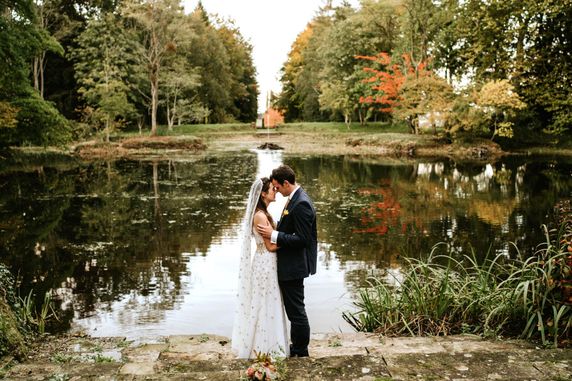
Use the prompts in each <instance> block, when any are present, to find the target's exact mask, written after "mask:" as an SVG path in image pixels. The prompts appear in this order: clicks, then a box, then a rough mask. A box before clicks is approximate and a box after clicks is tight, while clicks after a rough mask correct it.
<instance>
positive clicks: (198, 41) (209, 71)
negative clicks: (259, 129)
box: [188, 6, 232, 123]
mask: <svg viewBox="0 0 572 381" xmlns="http://www.w3.org/2000/svg"><path fill="white" fill-rule="evenodd" d="M189 25H190V27H191V28H192V30H193V33H194V37H193V38H192V39H191V40H190V43H191V45H192V47H193V48H192V50H191V51H190V53H189V55H188V60H189V63H190V64H191V66H193V67H196V68H197V69H198V71H199V74H200V75H201V86H200V87H199V88H198V89H197V91H196V95H197V99H198V100H199V101H200V102H201V104H202V105H204V106H205V107H207V108H208V109H209V110H210V111H209V113H208V115H209V116H208V119H206V120H205V121H204V122H205V123H207V122H211V123H221V122H226V121H228V120H229V119H232V113H229V110H230V109H231V107H232V98H231V95H230V88H231V83H232V80H231V76H230V75H229V73H230V69H229V62H230V58H229V55H228V52H227V50H226V48H225V45H224V43H223V41H222V40H221V36H220V35H219V33H218V31H217V30H216V28H215V27H214V26H213V24H212V23H211V22H210V20H209V18H208V15H207V14H206V13H205V10H204V8H203V7H202V6H201V7H198V6H197V7H196V8H195V9H194V11H193V12H192V13H191V14H190V15H189Z"/></svg>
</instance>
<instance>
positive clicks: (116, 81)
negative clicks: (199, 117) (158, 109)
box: [71, 13, 142, 141]
mask: <svg viewBox="0 0 572 381" xmlns="http://www.w3.org/2000/svg"><path fill="white" fill-rule="evenodd" d="M134 40H135V35H134V34H133V33H132V32H131V31H129V30H127V29H125V28H123V27H122V25H121V20H120V19H119V17H117V16H115V15H113V14H111V13H107V14H103V15H102V16H101V17H100V18H96V19H93V20H92V21H91V22H90V23H89V24H88V26H87V28H86V29H85V31H84V32H83V33H82V34H81V35H80V36H79V38H78V40H77V44H78V48H76V49H74V50H73V51H72V53H71V56H72V57H73V58H74V61H75V71H76V76H77V82H78V84H79V85H80V86H81V87H80V88H79V89H78V91H79V93H80V94H81V95H82V97H83V98H84V99H85V101H86V102H87V104H88V107H86V108H84V115H85V116H86V117H87V118H89V119H90V120H91V122H92V123H93V124H95V125H99V124H103V125H104V127H105V128H104V130H105V137H106V140H107V141H109V135H110V133H111V132H112V130H113V129H114V128H115V127H116V126H117V125H119V124H120V123H121V121H125V120H127V119H129V118H130V117H132V116H133V114H135V107H134V106H133V104H132V102H130V101H129V93H130V81H131V80H132V78H131V77H130V73H133V72H137V69H133V68H132V66H141V65H142V63H141V62H140V61H139V59H140V56H139V55H138V54H137V53H138V50H139V49H138V48H139V46H138V45H137V44H136V43H135V41H134Z"/></svg>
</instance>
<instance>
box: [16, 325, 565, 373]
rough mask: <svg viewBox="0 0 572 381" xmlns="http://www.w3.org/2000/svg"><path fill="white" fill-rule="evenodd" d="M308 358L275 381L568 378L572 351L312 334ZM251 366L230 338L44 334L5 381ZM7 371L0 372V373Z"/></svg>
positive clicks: (284, 365)
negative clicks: (145, 338)
mask: <svg viewBox="0 0 572 381" xmlns="http://www.w3.org/2000/svg"><path fill="white" fill-rule="evenodd" d="M310 354H311V356H312V357H310V358H294V359H287V360H283V361H279V362H278V364H277V365H278V369H279V370H280V374H281V378H280V379H281V380H294V381H296V380H378V381H380V380H570V379H572V349H539V348H536V347H534V346H533V345H531V344H529V343H526V342H523V341H485V340H481V339H479V338H476V337H473V336H450V337H445V338H443V337H429V338H387V339H380V338H379V337H378V336H376V335H371V334H364V333H354V334H314V335H313V336H312V341H311V347H310ZM250 363H251V362H249V361H247V360H237V359H235V358H234V356H233V355H232V353H231V352H230V342H229V339H228V338H225V337H220V336H215V335H206V334H203V335H193V336H169V337H167V338H165V339H164V340H159V341H157V342H148V343H134V342H128V341H125V340H124V339H122V338H89V337H69V336H61V337H48V338H47V339H45V340H44V341H43V342H42V343H40V344H39V345H38V346H37V347H36V348H35V349H34V350H33V351H32V353H31V354H30V357H29V359H28V360H27V361H25V362H24V363H21V364H16V365H14V366H12V367H11V368H10V369H9V370H8V371H7V373H6V374H5V379H7V380H69V381H71V380H240V379H241V377H244V376H245V373H244V372H245V370H246V368H247V367H248V366H249V364H250ZM5 371H6V370H5Z"/></svg>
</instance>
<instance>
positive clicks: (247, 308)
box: [232, 180, 289, 358]
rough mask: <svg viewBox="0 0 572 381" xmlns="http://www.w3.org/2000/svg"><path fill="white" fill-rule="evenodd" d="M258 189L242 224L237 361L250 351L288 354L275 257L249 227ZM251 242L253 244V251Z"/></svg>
mask: <svg viewBox="0 0 572 381" xmlns="http://www.w3.org/2000/svg"><path fill="white" fill-rule="evenodd" d="M261 189H262V182H261V181H260V180H257V181H255V183H254V184H253V185H252V188H251V191H250V195H249V201H248V204H247V211H246V215H245V220H244V222H243V230H244V231H243V238H242V239H243V242H242V246H241V247H242V250H241V258H240V267H239V285H238V302H237V308H236V311H235V319H234V325H233V331H232V349H233V351H234V352H235V354H236V355H237V356H238V357H239V358H252V357H254V356H255V354H254V351H256V352H262V353H269V354H271V355H273V356H277V357H287V356H288V354H289V345H288V332H287V325H286V314H285V312H284V306H283V303H282V295H281V293H280V288H279V287H278V272H277V268H276V266H277V264H276V253H274V252H271V251H268V250H267V249H266V246H265V245H264V240H263V238H262V236H260V235H259V234H258V232H256V231H254V230H253V227H252V221H253V217H254V213H255V212H256V209H255V205H256V201H258V197H260V192H261ZM253 238H254V241H255V243H256V248H255V249H254V250H253V249H252V239H253Z"/></svg>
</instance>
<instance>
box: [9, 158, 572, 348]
mask: <svg viewBox="0 0 572 381" xmlns="http://www.w3.org/2000/svg"><path fill="white" fill-rule="evenodd" d="M281 163H286V164H288V165H290V166H291V167H292V168H294V170H295V171H296V173H297V174H298V181H299V183H300V184H301V185H302V186H303V187H304V188H305V189H306V191H307V192H308V193H309V195H310V196H311V197H312V198H313V199H314V202H315V206H316V209H317V214H318V240H319V258H318V262H319V263H318V273H317V274H316V275H315V276H313V277H310V278H309V279H308V280H307V281H306V305H307V309H308V314H309V318H310V323H311V326H312V330H313V332H332V331H351V327H350V326H349V325H348V324H347V323H345V322H344V320H343V319H342V312H343V311H347V310H351V309H352V300H353V298H354V296H355V293H356V290H357V289H358V288H359V287H362V286H365V285H367V279H368V277H370V276H372V275H378V276H381V277H384V278H385V279H387V280H388V281H391V280H392V279H394V278H396V277H399V274H400V269H401V266H402V261H401V260H400V259H401V258H403V257H407V256H409V257H419V256H423V255H427V254H428V253H429V252H430V251H431V248H432V247H433V246H434V245H436V244H437V243H443V244H442V245H440V247H441V248H442V249H443V250H448V251H451V252H453V253H456V255H462V254H464V253H470V252H471V251H474V252H475V254H476V255H477V257H479V258H484V257H485V256H486V255H487V253H489V255H496V254H503V255H507V256H514V255H516V254H517V250H518V251H519V252H520V253H521V254H522V255H530V254H532V253H534V251H535V249H536V247H537V245H538V244H540V243H541V242H542V241H543V234H542V230H541V225H542V224H546V223H552V222H553V221H554V213H555V206H556V205H557V204H558V203H559V202H561V201H563V200H568V199H570V198H571V197H572V160H570V159H562V158H560V159H551V158H536V159H535V158H529V157H508V158H504V159H502V160H500V161H497V162H494V163H456V162H454V161H450V160H440V161H427V160H425V161H416V162H413V161H400V160H397V159H393V160H391V159H383V160H382V159H380V160H373V159H364V158H353V157H345V156H340V157H336V156H290V155H286V154H283V153H282V152H280V151H261V150H256V151H251V152H244V153H229V154H220V155H215V156H212V157H206V158H205V157H200V156H197V157H191V158H189V159H188V160H177V161H150V160H145V161H125V160H118V161H110V162H106V161H101V162H76V161H73V160H69V159H67V160H59V159H50V160H36V161H35V162H33V163H30V162H27V163H26V164H18V163H7V162H4V163H0V189H1V196H0V216H1V219H0V261H1V262H2V263H5V264H6V265H7V266H8V267H9V268H10V269H11V270H12V272H13V273H14V274H15V275H16V276H17V278H18V281H19V284H20V287H21V295H22V296H24V295H25V294H27V292H29V291H30V290H34V293H35V294H36V295H37V297H36V299H37V300H38V301H40V300H41V299H42V295H43V293H45V292H46V291H49V290H51V291H52V293H53V295H54V298H55V300H56V305H57V308H56V309H57V311H58V316H59V320H58V321H55V322H53V323H52V326H51V327H50V329H51V330H52V331H79V330H81V331H83V332H86V333H88V334H91V335H95V336H126V337H128V338H130V339H143V338H156V337H159V336H165V335H172V334H199V333H211V334H220V335H224V336H230V333H231V330H232V315H233V309H234V305H233V303H234V297H235V292H236V283H237V268H238V254H237V253H238V236H239V229H240V223H241V219H242V217H243V213H244V206H245V203H246V198H247V195H248V191H249V188H250V185H251V183H252V181H253V180H254V178H255V177H256V176H260V175H262V174H264V175H268V174H269V173H270V171H271V169H272V168H274V167H276V166H278V165H279V164H281ZM283 205H284V199H283V198H281V196H278V198H277V201H276V203H274V204H273V205H272V208H271V213H272V214H273V215H274V216H275V217H277V216H278V215H279V214H280V211H281V210H282V206H283Z"/></svg>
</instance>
